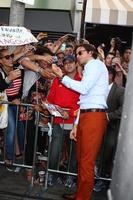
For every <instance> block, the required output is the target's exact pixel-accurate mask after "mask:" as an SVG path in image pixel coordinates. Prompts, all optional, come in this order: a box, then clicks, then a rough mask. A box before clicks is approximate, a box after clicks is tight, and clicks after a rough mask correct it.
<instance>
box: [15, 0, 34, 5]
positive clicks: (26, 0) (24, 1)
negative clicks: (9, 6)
mask: <svg viewBox="0 0 133 200" xmlns="http://www.w3.org/2000/svg"><path fill="white" fill-rule="evenodd" d="M16 1H19V2H22V3H26V4H29V5H32V6H33V5H34V2H35V0H16Z"/></svg>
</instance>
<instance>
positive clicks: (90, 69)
mask: <svg viewBox="0 0 133 200" xmlns="http://www.w3.org/2000/svg"><path fill="white" fill-rule="evenodd" d="M62 83H63V84H64V85H65V86H66V87H68V88H71V89H73V90H74V91H77V92H79V93H80V100H79V102H78V103H79V104H80V109H89V108H101V109H104V108H107V104H106V100H107V96H108V71H107V68H106V66H105V64H104V63H103V62H102V61H100V60H98V59H92V60H90V61H89V62H88V63H87V64H86V65H85V66H84V71H83V78H82V80H81V81H76V80H73V79H71V78H69V77H68V76H64V77H63V79H62Z"/></svg>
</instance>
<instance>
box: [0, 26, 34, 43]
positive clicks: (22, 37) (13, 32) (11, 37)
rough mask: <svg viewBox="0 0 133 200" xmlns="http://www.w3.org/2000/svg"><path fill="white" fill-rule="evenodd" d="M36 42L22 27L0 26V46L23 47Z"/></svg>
mask: <svg viewBox="0 0 133 200" xmlns="http://www.w3.org/2000/svg"><path fill="white" fill-rule="evenodd" d="M33 42H38V41H37V39H36V38H35V37H34V36H33V35H32V33H31V32H30V31H29V30H27V29H26V28H24V27H16V26H0V46H10V45H11V46H13V45H15V46H16V45H24V44H29V43H33Z"/></svg>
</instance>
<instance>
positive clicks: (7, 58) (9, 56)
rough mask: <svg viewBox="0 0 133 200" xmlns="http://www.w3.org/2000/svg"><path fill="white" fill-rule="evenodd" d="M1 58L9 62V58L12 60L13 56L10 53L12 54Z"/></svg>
mask: <svg viewBox="0 0 133 200" xmlns="http://www.w3.org/2000/svg"><path fill="white" fill-rule="evenodd" d="M2 58H5V59H6V60H9V59H10V58H12V59H13V58H14V54H13V53H12V54H10V55H6V56H3V57H1V59H2Z"/></svg>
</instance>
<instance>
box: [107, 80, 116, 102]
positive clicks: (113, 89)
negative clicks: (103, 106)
mask: <svg viewBox="0 0 133 200" xmlns="http://www.w3.org/2000/svg"><path fill="white" fill-rule="evenodd" d="M116 87H117V85H116V83H113V85H112V87H111V89H110V91H109V94H108V98H107V105H109V102H110V101H111V99H112V97H113V95H114V91H115V90H116Z"/></svg>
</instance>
